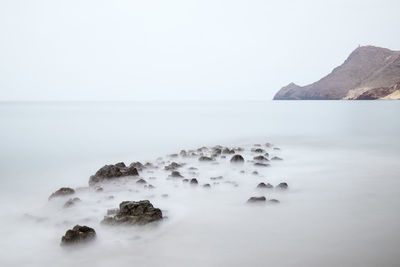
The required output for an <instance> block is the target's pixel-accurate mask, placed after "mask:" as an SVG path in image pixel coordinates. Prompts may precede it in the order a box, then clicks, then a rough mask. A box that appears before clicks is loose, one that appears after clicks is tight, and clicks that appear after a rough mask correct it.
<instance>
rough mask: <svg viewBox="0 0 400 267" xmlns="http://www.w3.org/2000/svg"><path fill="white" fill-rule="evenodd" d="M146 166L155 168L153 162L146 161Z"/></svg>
mask: <svg viewBox="0 0 400 267" xmlns="http://www.w3.org/2000/svg"><path fill="white" fill-rule="evenodd" d="M144 167H145V168H155V167H154V165H153V163H151V162H146V164H144Z"/></svg>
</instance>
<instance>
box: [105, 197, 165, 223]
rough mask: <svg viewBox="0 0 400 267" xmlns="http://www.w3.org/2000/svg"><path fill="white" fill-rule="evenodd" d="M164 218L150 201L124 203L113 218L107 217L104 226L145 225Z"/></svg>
mask: <svg viewBox="0 0 400 267" xmlns="http://www.w3.org/2000/svg"><path fill="white" fill-rule="evenodd" d="M162 218H163V216H162V212H161V210H160V209H158V208H154V207H153V205H152V204H151V203H150V201H148V200H140V201H124V202H121V204H119V210H118V211H117V212H116V213H115V215H113V216H105V217H104V219H103V221H102V222H101V223H102V224H106V225H122V224H124V225H145V224H148V223H151V222H154V221H158V220H161V219H162Z"/></svg>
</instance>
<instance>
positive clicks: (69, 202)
mask: <svg viewBox="0 0 400 267" xmlns="http://www.w3.org/2000/svg"><path fill="white" fill-rule="evenodd" d="M78 202H81V199H80V198H79V197H74V198H70V199H69V200H68V201H67V202H65V204H64V208H69V207H71V206H73V205H75V204H76V203H78Z"/></svg>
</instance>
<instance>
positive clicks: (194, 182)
mask: <svg viewBox="0 0 400 267" xmlns="http://www.w3.org/2000/svg"><path fill="white" fill-rule="evenodd" d="M190 184H196V185H197V184H199V182H198V181H197V179H196V178H193V179H191V180H190Z"/></svg>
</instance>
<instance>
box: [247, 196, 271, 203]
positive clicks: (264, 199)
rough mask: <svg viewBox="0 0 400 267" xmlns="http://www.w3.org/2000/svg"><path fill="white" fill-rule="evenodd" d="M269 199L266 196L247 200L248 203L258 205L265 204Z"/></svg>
mask: <svg viewBox="0 0 400 267" xmlns="http://www.w3.org/2000/svg"><path fill="white" fill-rule="evenodd" d="M266 200H267V199H266V198H265V197H264V196H261V197H251V198H249V199H248V200H247V203H257V202H265V201H266Z"/></svg>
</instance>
